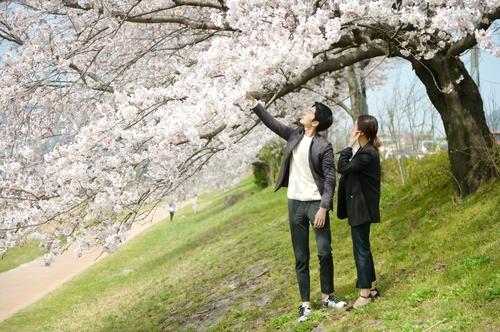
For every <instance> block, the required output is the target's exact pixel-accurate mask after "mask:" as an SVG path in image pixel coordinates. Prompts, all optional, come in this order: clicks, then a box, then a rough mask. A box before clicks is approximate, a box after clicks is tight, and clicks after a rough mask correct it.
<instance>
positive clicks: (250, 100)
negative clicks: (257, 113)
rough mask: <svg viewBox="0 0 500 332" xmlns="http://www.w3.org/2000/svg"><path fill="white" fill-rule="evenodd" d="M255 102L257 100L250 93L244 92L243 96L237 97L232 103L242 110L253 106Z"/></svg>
mask: <svg viewBox="0 0 500 332" xmlns="http://www.w3.org/2000/svg"><path fill="white" fill-rule="evenodd" d="M256 104H257V100H256V99H255V97H254V96H252V94H250V93H249V92H247V93H245V95H244V96H243V97H240V98H238V99H237V100H236V101H235V102H234V103H233V105H235V106H238V107H239V108H240V109H242V110H244V111H245V110H248V109H250V108H253V107H255V106H256Z"/></svg>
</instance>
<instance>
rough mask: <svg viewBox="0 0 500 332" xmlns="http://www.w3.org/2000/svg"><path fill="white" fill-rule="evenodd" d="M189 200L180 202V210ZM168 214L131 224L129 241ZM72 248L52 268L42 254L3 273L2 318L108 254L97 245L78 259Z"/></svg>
mask: <svg viewBox="0 0 500 332" xmlns="http://www.w3.org/2000/svg"><path fill="white" fill-rule="evenodd" d="M186 203H187V202H184V203H183V204H179V205H178V206H177V211H178V210H180V208H181V207H182V205H184V204H186ZM168 216H169V213H168V205H166V204H165V205H161V206H159V207H158V208H157V209H156V211H155V212H154V215H153V217H152V219H151V216H150V217H149V218H148V219H147V220H145V221H143V222H142V223H143V224H142V225H141V222H137V223H135V224H133V225H132V228H131V229H130V230H129V231H128V233H127V240H126V241H128V240H130V239H132V238H134V237H135V236H136V235H137V234H139V233H141V232H142V231H144V230H145V229H147V228H149V227H151V226H152V225H154V224H156V223H158V222H159V221H161V220H163V219H165V218H168ZM148 220H149V221H148ZM174 222H175V218H174ZM126 241H125V242H126ZM73 249H74V248H72V247H70V248H69V249H68V250H66V251H65V252H64V253H63V254H62V255H60V256H57V257H56V259H55V261H54V262H53V263H52V264H51V266H50V267H47V266H44V264H43V259H42V258H41V257H39V258H37V259H35V260H33V261H31V262H29V263H25V264H22V265H20V266H18V267H16V268H14V269H12V270H8V271H5V272H3V273H0V321H3V320H5V319H7V318H9V317H10V316H12V315H14V314H15V313H16V312H17V311H19V310H21V309H22V308H24V307H26V306H28V305H29V304H31V303H33V302H35V301H36V300H38V299H39V298H41V297H43V296H44V295H46V294H47V293H49V292H50V291H52V290H54V289H55V288H57V287H59V286H60V285H62V284H63V283H64V282H66V281H68V280H70V279H71V278H73V277H74V276H76V275H78V274H79V273H81V272H82V271H84V270H85V269H86V268H88V267H89V266H91V265H92V264H94V263H96V262H98V261H100V260H101V259H103V258H104V257H106V256H107V254H106V253H102V254H101V248H95V249H93V250H92V251H90V252H88V253H87V254H85V255H84V256H82V257H80V258H77V257H76V255H75V253H74V250H73ZM99 255H100V256H99Z"/></svg>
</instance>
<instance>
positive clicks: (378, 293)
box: [370, 287, 380, 300]
mask: <svg viewBox="0 0 500 332" xmlns="http://www.w3.org/2000/svg"><path fill="white" fill-rule="evenodd" d="M373 292H376V293H375V294H373ZM370 295H371V297H372V298H373V299H374V300H375V299H376V298H377V297H379V296H380V291H379V290H378V289H377V287H374V288H370Z"/></svg>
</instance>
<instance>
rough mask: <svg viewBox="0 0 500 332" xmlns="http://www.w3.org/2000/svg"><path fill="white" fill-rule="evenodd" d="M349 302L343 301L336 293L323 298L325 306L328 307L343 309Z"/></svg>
mask: <svg viewBox="0 0 500 332" xmlns="http://www.w3.org/2000/svg"><path fill="white" fill-rule="evenodd" d="M346 305H347V303H345V302H344V301H341V300H339V299H337V298H336V297H335V295H333V294H330V296H328V298H327V299H326V300H323V306H324V307H326V308H336V309H341V308H343V307H345V306H346Z"/></svg>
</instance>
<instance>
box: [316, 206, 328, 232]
mask: <svg viewBox="0 0 500 332" xmlns="http://www.w3.org/2000/svg"><path fill="white" fill-rule="evenodd" d="M327 212H328V209H327V208H324V207H320V208H319V210H318V212H316V216H315V218H314V225H313V226H314V228H323V227H324V226H325V220H326V213H327Z"/></svg>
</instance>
